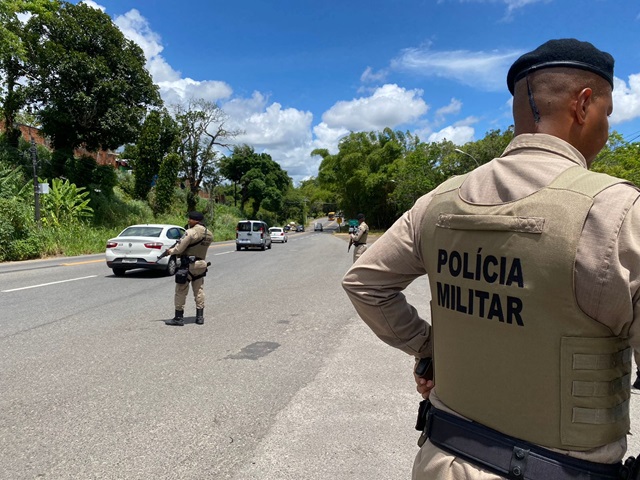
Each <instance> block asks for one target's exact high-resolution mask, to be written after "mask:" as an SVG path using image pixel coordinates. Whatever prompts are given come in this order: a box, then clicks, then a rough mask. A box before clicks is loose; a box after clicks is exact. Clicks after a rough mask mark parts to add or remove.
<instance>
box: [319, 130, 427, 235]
mask: <svg viewBox="0 0 640 480" xmlns="http://www.w3.org/2000/svg"><path fill="white" fill-rule="evenodd" d="M417 141H418V139H417V138H415V137H413V136H412V135H411V134H408V133H407V134H404V133H402V132H394V131H392V130H391V129H389V128H386V129H384V130H383V131H382V132H366V133H365V132H359V133H351V134H350V135H348V136H346V137H344V138H343V139H342V140H341V141H340V144H339V146H338V153H337V154H336V155H328V154H327V153H328V152H325V151H318V152H317V153H319V154H321V155H324V157H323V160H322V162H321V164H320V169H319V172H318V181H319V185H320V186H321V187H323V188H326V189H327V190H330V191H333V192H335V194H336V197H337V200H338V203H339V205H340V208H341V209H342V210H344V212H345V214H346V215H350V216H355V215H356V214H357V213H359V212H362V213H364V214H365V215H366V216H367V223H369V224H370V225H371V226H373V227H386V226H389V225H390V224H391V223H392V222H393V221H394V220H395V217H396V212H395V208H394V206H393V204H392V203H390V202H389V196H390V195H391V194H392V192H393V190H394V189H395V184H394V182H392V180H393V173H394V172H395V171H396V169H397V167H396V163H397V162H399V161H400V160H401V159H402V158H403V157H404V155H405V154H406V152H407V150H408V149H409V148H413V145H415V143H416V142H417Z"/></svg>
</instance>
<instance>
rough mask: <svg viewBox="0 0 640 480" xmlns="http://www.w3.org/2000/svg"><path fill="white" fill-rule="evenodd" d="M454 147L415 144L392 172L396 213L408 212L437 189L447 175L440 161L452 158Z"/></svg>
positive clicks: (392, 199)
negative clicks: (450, 156)
mask: <svg viewBox="0 0 640 480" xmlns="http://www.w3.org/2000/svg"><path fill="white" fill-rule="evenodd" d="M454 148H455V146H454V145H453V143H451V142H449V141H446V140H445V141H443V142H440V143H418V144H416V145H415V148H413V149H412V150H411V151H409V152H408V153H407V154H406V155H405V157H404V158H403V159H402V160H401V161H399V162H398V164H397V168H396V170H395V172H394V175H393V177H394V181H395V189H394V191H393V193H392V194H391V195H390V201H391V202H393V203H395V205H396V213H397V214H401V213H403V212H405V211H406V210H408V209H410V208H411V207H412V206H413V204H414V203H415V202H416V200H418V198H420V197H421V196H422V195H424V194H426V193H428V192H430V191H431V190H433V189H434V188H436V187H437V186H438V185H439V184H440V183H442V182H443V181H444V180H446V179H447V177H448V175H447V174H445V173H444V172H443V169H442V168H441V165H442V162H443V158H444V157H445V156H447V155H451V153H452V152H453V150H454Z"/></svg>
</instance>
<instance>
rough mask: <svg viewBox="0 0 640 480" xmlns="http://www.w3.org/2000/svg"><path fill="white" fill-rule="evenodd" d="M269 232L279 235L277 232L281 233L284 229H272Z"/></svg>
mask: <svg viewBox="0 0 640 480" xmlns="http://www.w3.org/2000/svg"><path fill="white" fill-rule="evenodd" d="M269 231H270V232H271V233H277V232H281V231H282V229H281V228H270V229H269Z"/></svg>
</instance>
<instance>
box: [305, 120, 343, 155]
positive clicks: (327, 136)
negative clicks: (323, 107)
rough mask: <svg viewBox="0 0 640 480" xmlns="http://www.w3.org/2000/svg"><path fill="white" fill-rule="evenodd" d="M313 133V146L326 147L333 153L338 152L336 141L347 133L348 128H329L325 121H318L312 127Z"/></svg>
mask: <svg viewBox="0 0 640 480" xmlns="http://www.w3.org/2000/svg"><path fill="white" fill-rule="evenodd" d="M313 134H314V135H315V137H316V138H315V140H314V141H313V145H314V148H326V149H327V150H329V152H331V153H332V154H335V153H337V152H338V142H339V141H340V139H341V138H342V137H345V136H347V135H348V134H349V129H347V128H344V127H336V128H331V127H329V125H327V124H326V123H324V122H320V123H319V124H318V125H316V126H315V127H313Z"/></svg>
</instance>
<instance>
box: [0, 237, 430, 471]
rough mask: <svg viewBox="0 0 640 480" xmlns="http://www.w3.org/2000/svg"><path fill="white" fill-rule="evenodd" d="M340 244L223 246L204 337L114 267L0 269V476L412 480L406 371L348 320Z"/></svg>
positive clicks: (413, 396) (84, 262)
mask: <svg viewBox="0 0 640 480" xmlns="http://www.w3.org/2000/svg"><path fill="white" fill-rule="evenodd" d="M346 246H347V245H346V243H345V242H344V240H342V239H339V238H336V237H335V236H333V235H332V234H331V233H329V231H325V232H323V233H319V232H318V233H316V232H305V233H295V234H291V235H290V237H289V242H288V243H286V244H274V245H273V247H272V249H271V250H266V251H264V252H263V251H259V250H254V251H241V252H237V251H236V250H235V244H234V243H229V242H227V243H217V244H214V245H213V246H212V247H211V248H210V250H209V255H208V259H209V260H210V261H211V262H212V267H211V268H210V271H209V274H208V275H207V277H206V279H205V291H206V295H207V301H206V308H205V319H206V320H205V324H204V325H203V326H198V325H196V324H194V323H193V321H194V317H195V306H194V304H193V301H192V299H191V297H190V298H189V300H188V303H187V309H186V312H185V317H186V320H187V325H185V326H184V327H171V326H167V325H165V323H164V321H165V320H167V319H168V318H171V317H172V316H173V288H174V283H173V279H172V278H170V277H164V276H162V275H160V274H158V273H155V272H147V271H135V272H129V273H127V274H126V276H124V277H115V276H113V274H112V272H111V270H109V269H108V268H107V267H106V265H105V262H104V257H103V255H93V256H84V257H75V258H62V259H52V260H43V261H29V262H20V263H6V264H1V265H0V304H1V305H2V317H1V319H0V362H1V363H2V369H0V392H1V394H0V478H2V479H11V480H14V479H34V478H45V479H47V478H48V479H152V478H153V479H157V478H162V479H164V478H166V479H238V480H240V479H288V478H291V479H299V478H305V479H353V478H368V479H380V480H382V479H385V480H387V479H394V478H397V479H403V478H408V477H409V476H410V470H411V462H412V459H413V456H414V455H415V452H416V449H417V447H416V446H415V440H416V433H415V431H413V430H412V424H413V422H414V411H415V408H416V405H417V403H418V401H419V398H418V395H417V393H415V391H414V387H413V380H412V378H411V374H410V369H411V365H412V360H411V359H410V358H409V357H408V356H406V355H404V354H402V353H400V352H397V351H395V350H393V349H390V348H387V347H386V346H385V345H383V344H381V342H379V341H378V340H377V339H376V338H375V337H374V336H373V335H372V334H371V333H370V332H369V331H368V329H367V328H366V327H365V326H364V325H363V324H362V322H361V321H360V320H358V319H357V318H355V316H354V311H353V309H352V307H351V305H350V303H349V302H348V300H347V298H346V295H345V294H344V292H343V291H342V288H341V286H340V280H341V278H342V276H343V274H344V272H345V271H346V270H347V269H348V267H349V266H350V264H351V253H347V251H346V250H347V249H346Z"/></svg>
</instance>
